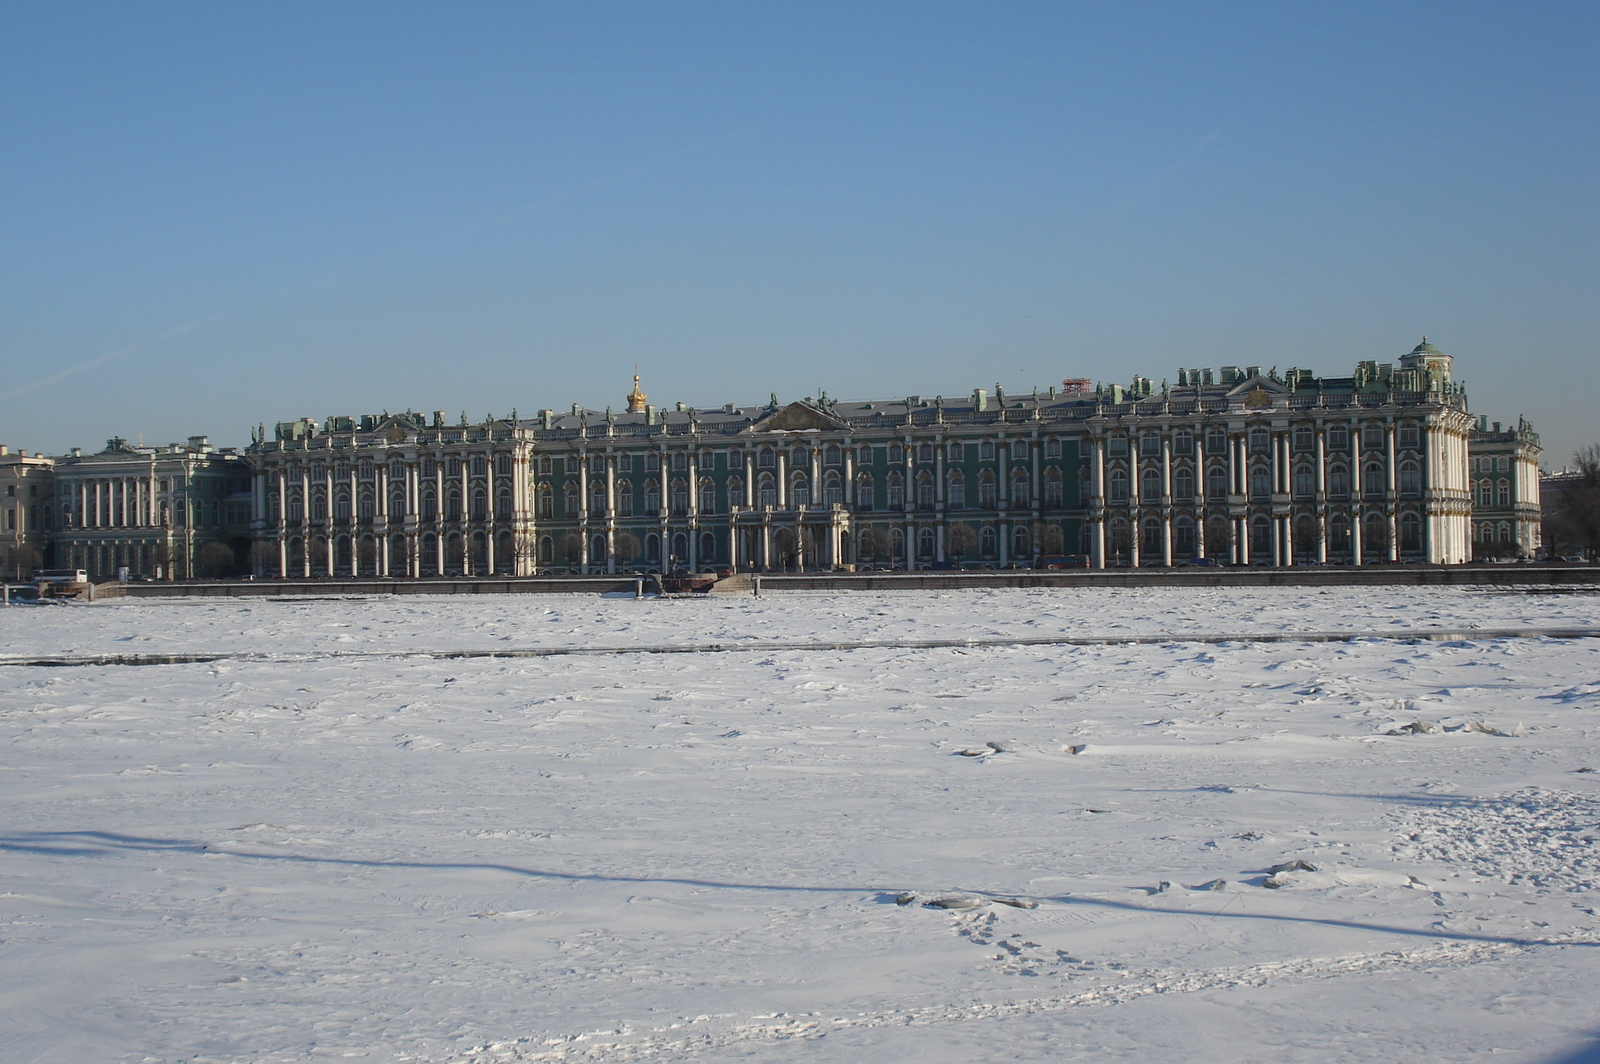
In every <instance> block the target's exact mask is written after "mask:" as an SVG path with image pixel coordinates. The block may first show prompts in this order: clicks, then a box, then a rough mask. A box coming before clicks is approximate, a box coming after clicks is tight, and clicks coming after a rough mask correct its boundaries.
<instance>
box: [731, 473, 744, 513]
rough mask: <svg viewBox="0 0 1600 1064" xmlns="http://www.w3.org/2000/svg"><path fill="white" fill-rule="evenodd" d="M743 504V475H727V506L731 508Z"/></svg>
mask: <svg viewBox="0 0 1600 1064" xmlns="http://www.w3.org/2000/svg"><path fill="white" fill-rule="evenodd" d="M743 505H745V501H744V478H743V477H729V478H728V506H729V507H730V508H732V507H734V506H743Z"/></svg>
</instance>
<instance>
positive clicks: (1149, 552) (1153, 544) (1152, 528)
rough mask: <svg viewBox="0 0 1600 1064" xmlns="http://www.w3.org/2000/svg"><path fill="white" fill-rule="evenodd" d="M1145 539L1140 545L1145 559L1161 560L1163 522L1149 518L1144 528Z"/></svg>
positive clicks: (1140, 550)
mask: <svg viewBox="0 0 1600 1064" xmlns="http://www.w3.org/2000/svg"><path fill="white" fill-rule="evenodd" d="M1143 533H1144V535H1143V538H1142V539H1141V541H1140V543H1139V552H1140V553H1141V554H1143V555H1144V557H1145V558H1147V559H1150V558H1155V559H1159V558H1160V557H1161V556H1162V553H1163V552H1162V549H1161V548H1162V544H1161V522H1160V521H1158V520H1156V519H1155V518H1154V517H1151V518H1147V519H1146V520H1145V523H1144V527H1143Z"/></svg>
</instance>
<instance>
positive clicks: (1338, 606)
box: [0, 588, 1600, 1064]
mask: <svg viewBox="0 0 1600 1064" xmlns="http://www.w3.org/2000/svg"><path fill="white" fill-rule="evenodd" d="M1597 625H1600V597H1597V596H1594V595H1587V594H1561V595H1541V594H1505V593H1497V592H1486V591H1474V590H1468V589H1426V588H1361V589H1356V588H1352V589H1327V590H1325V591H1319V590H1306V589H1250V590H1208V591H1187V590H1178V589H1151V590H1118V589H1082V590H1066V591H1063V590H1048V591H976V592H950V593H938V592H921V593H897V594H830V595H811V594H770V595H767V596H765V597H763V598H761V599H719V600H648V599H647V600H643V601H634V600H631V599H626V598H620V599H611V598H599V597H578V596H528V597H494V598H487V597H486V598H470V599H468V598H404V599H371V600H337V601H317V602H271V601H240V600H196V601H156V600H144V601H134V602H117V603H109V604H102V605H95V606H81V607H59V608H21V607H18V608H13V609H10V610H0V632H3V634H4V644H3V649H0V656H4V657H23V656H43V655H68V654H107V653H111V654H115V653H172V654H177V653H197V652H207V653H211V652H215V653H224V652H235V651H252V652H259V653H262V654H265V655H269V656H276V657H277V659H278V660H225V661H218V662H212V663H206V664H191V665H165V666H149V667H127V666H96V667H82V668H42V667H18V666H10V667H3V668H0V741H3V742H4V744H5V751H6V756H5V758H4V759H3V762H0V770H3V774H0V795H3V797H4V809H5V815H4V821H3V824H0V833H3V838H0V921H3V924H0V928H3V930H0V1061H5V1062H7V1064H9V1062H14V1061H15V1062H22V1061H29V1062H32V1061H41V1062H43V1061H49V1062H67V1061H71V1062H94V1061H118V1062H122V1061H127V1062H168V1061H171V1062H178V1061H183V1062H201V1061H216V1062H223V1061H227V1062H232V1061H261V1062H269V1061H270V1062H277V1061H309V1060H320V1059H326V1058H332V1059H352V1060H371V1061H418V1062H428V1064H435V1062H437V1064H468V1062H471V1064H488V1062H501V1061H632V1060H650V1061H678V1060H691V1059H692V1060H700V1061H732V1060H762V1061H777V1060H795V1059H802V1057H803V1059H806V1060H808V1061H823V1062H856V1061H860V1060H863V1059H871V1060H874V1061H882V1062H892V1061H902V1060H932V1061H952V1062H954V1061H971V1060H1015V1061H1033V1060H1037V1061H1059V1060H1084V1061H1167V1060H1171V1059H1184V1060H1190V1061H1216V1062H1233V1061H1268V1060H1271V1061H1284V1060H1292V1061H1308V1062H1316V1064H1323V1062H1332V1061H1357V1060H1359V1061H1369V1060H1373V1059H1382V1060H1385V1061H1418V1062H1420V1061H1430V1062H1431V1061H1440V1060H1451V1061H1458V1060H1488V1059H1491V1058H1493V1059H1495V1060H1499V1061H1515V1062H1535V1061H1551V1060H1556V1059H1561V1058H1562V1057H1563V1055H1564V1054H1570V1053H1572V1052H1574V1051H1576V1050H1577V1049H1578V1047H1580V1046H1583V1045H1586V1044H1588V1043H1589V1042H1590V1040H1592V1039H1594V1038H1595V1037H1596V1036H1597V1034H1600V994H1597V993H1596V992H1595V987H1596V986H1600V917H1597V915H1596V905H1597V903H1600V771H1596V770H1600V640H1590V639H1582V640H1553V639H1482V640H1478V639H1456V640H1452V641H1448V642H1426V641H1408V640H1407V639H1406V638H1404V637H1405V636H1406V634H1408V633H1410V632H1414V631H1419V630H1421V631H1425V630H1428V629H1446V630H1451V631H1459V630H1465V629H1470V628H1484V629H1490V628H1503V627H1518V626H1525V627H1551V626H1568V627H1593V626H1597ZM1285 630H1289V631H1335V630H1338V631H1351V632H1372V631H1381V630H1393V631H1394V632H1395V634H1396V637H1397V638H1394V639H1357V640H1352V641H1349V642H1335V643H1327V642H1282V643H1255V642H1231V643H1222V644H1201V643H1196V642H1186V641H1184V639H1183V636H1184V635H1191V636H1193V635H1206V634H1213V633H1218V632H1225V633H1232V632H1251V631H1254V632H1261V633H1269V632H1281V631H1285ZM1057 634H1061V635H1079V634H1095V635H1117V634H1127V635H1136V636H1152V635H1171V636H1173V638H1172V640H1171V641H1170V642H1163V643H1157V644H1146V645H1117V644H1111V645H1103V646H1049V647H1046V646H998V647H972V648H941V649H904V648H877V649H867V650H852V651H833V650H825V651H799V650H777V649H764V648H763V647H762V646H761V644H762V643H763V642H774V641H791V642H794V641H806V640H819V641H820V640H834V639H838V640H865V639H871V640H894V639H906V640H919V639H936V638H978V639H994V638H1038V637H1041V636H1049V635H1057ZM700 643H716V644H720V645H736V646H748V647H749V649H748V650H747V651H745V652H743V653H726V652H724V653H710V654H665V655H664V654H631V653H630V654H619V655H609V656H598V657H588V656H575V657H552V658H519V659H498V658H482V659H467V660H451V659H446V658H441V657H437V656H429V655H430V654H432V655H437V654H440V653H442V652H447V651H460V650H493V649H496V648H499V647H506V648H535V647H562V646H564V647H595V646H617V647H625V646H646V645H665V644H700ZM351 652H355V654H356V655H369V654H381V655H385V656H351ZM1413 725H1415V727H1413Z"/></svg>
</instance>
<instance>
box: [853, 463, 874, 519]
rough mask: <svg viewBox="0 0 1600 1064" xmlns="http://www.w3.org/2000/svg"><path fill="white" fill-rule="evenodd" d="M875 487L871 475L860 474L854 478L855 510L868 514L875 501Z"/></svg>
mask: <svg viewBox="0 0 1600 1064" xmlns="http://www.w3.org/2000/svg"><path fill="white" fill-rule="evenodd" d="M875 494H876V485H874V484H873V482H872V474H871V473H861V474H859V475H857V477H856V509H857V510H862V511H865V512H868V513H870V512H871V511H872V510H873V508H874V506H873V504H874V502H875V501H876V500H875V498H874V496H875Z"/></svg>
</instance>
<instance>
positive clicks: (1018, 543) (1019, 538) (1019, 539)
mask: <svg viewBox="0 0 1600 1064" xmlns="http://www.w3.org/2000/svg"><path fill="white" fill-rule="evenodd" d="M1032 553H1033V537H1032V536H1030V535H1028V526H1027V525H1018V526H1017V527H1016V528H1013V529H1012V530H1011V556H1012V557H1013V558H1026V557H1028V555H1030V554H1032Z"/></svg>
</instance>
